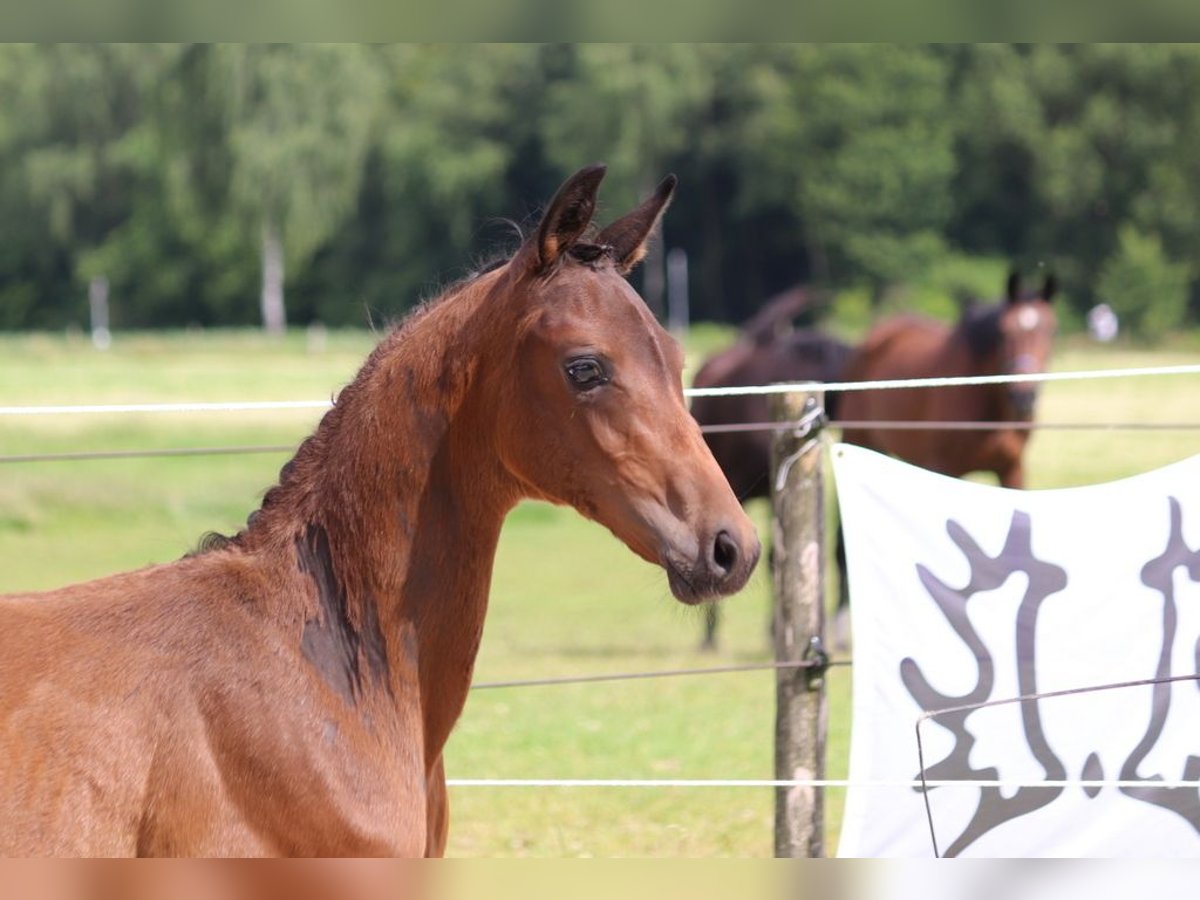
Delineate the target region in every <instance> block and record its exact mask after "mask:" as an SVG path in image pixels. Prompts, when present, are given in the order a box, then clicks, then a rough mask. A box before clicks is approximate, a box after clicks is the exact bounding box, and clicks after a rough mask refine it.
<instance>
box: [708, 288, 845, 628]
mask: <svg viewBox="0 0 1200 900" xmlns="http://www.w3.org/2000/svg"><path fill="white" fill-rule="evenodd" d="M812 299H813V298H812V296H811V295H810V294H809V293H808V291H806V290H805V289H803V288H793V289H791V290H789V291H786V292H785V293H783V294H780V295H779V296H778V297H776V298H774V299H773V300H771V301H768V302H767V303H766V304H765V305H764V306H763V308H762V310H760V311H759V312H758V313H757V314H756V315H755V316H754V317H753V318H752V319H750V320H749V321H748V322H747V323H746V324H745V325H744V326H743V327H742V332H741V334H740V335H739V337H738V340H737V341H736V342H735V343H734V344H733V345H732V346H730V347H728V348H726V349H725V350H722V351H721V352H719V353H716V354H714V355H713V356H711V357H709V358H708V359H707V360H706V361H705V362H704V364H703V365H702V366H701V367H700V369H699V371H698V372H697V373H696V376H695V378H693V379H692V387H695V388H714V387H748V386H752V385H765V384H772V383H778V382H801V381H825V382H829V381H840V380H841V378H842V371H843V369H844V367H845V364H846V360H847V359H848V358H849V357H850V353H851V347H850V345H849V344H846V343H844V342H842V341H840V340H838V339H837V338H835V337H832V336H830V335H828V334H825V333H823V332H820V331H817V330H815V329H799V330H795V331H792V330H790V329H791V322H792V319H793V318H794V317H795V316H796V315H798V314H799V313H801V312H804V311H807V310H808V309H809V308H810V306H811V305H812ZM838 399H839V395H838V394H834V393H831V394H828V395H826V397H825V404H826V413H827V414H828V415H830V416H835V415H837V409H838V407H837V402H838ZM692 415H693V416H695V418H696V421H697V422H699V423H700V425H701V427H702V428H704V429H705V432H704V440H705V442H706V443H707V444H708V448H709V449H710V450H711V451H712V454H713V458H714V459H716V461H717V465H719V466H720V467H721V471H722V472H724V473H725V477H726V478H727V479H728V480H729V484H730V486H731V487H732V488H733V491H734V493H735V494H737V496H738V499H739V500H741V501H742V502H743V503H745V502H747V501H749V500H753V499H755V498H758V497H762V498H764V499H770V496H771V482H770V470H771V440H772V433H771V431H770V430H768V429H766V428H762V427H758V428H754V427H752V426H754V425H756V424H757V425H760V426H761V425H762V423H765V422H769V421H770V419H771V413H770V404H769V402H768V399H767V396H766V395H765V394H741V395H737V396H726V397H720V396H718V397H703V396H702V397H696V398H694V399H693V400H692ZM730 426H734V427H732V428H731V427H730ZM736 426H751V427H749V428H747V429H746V430H737V428H736ZM719 618H720V612H719V607H718V606H717V604H710V605H709V607H708V609H707V610H706V611H705V617H704V635H703V638H702V640H701V648H702V649H705V650H712V649H715V648H716V645H717V629H718V624H719Z"/></svg>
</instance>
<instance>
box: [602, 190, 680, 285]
mask: <svg viewBox="0 0 1200 900" xmlns="http://www.w3.org/2000/svg"><path fill="white" fill-rule="evenodd" d="M678 183H679V179H678V178H676V177H675V176H674V175H668V176H667V177H666V178H664V179H663V180H662V182H661V183H660V184H659V186H658V188H657V189H656V190H655V191H654V193H653V194H652V195H651V196H650V197H648V198H647V199H646V200H644V201H642V203H641V205H640V206H638V208H637V209H635V210H634V211H633V212H631V213H627V214H625V215H624V216H622V217H621V218H619V219H617V221H615V222H613V223H612V224H611V225H609V226H608V227H607V228H605V229H604V230H603V231H601V232H600V234H599V235H597V236H596V243H597V244H607V245H608V246H610V247H612V248H613V250H612V254H613V259H614V260H616V263H617V268H618V269H619V270H620V271H621V272H622V273H626V272H628V271H629V270H630V269H632V268H633V267H634V266H636V265H637V264H638V263H639V262H641V259H642V257H643V256H645V255H646V242H647V241H648V240H649V238H650V235H651V234H652V233H653V231H654V228H655V226H656V225H658V221H659V219H661V218H662V214H663V212H664V211H665V210H666V208H667V204H668V203H670V202H671V195H672V194H674V193H675V185H676V184H678Z"/></svg>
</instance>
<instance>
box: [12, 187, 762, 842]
mask: <svg viewBox="0 0 1200 900" xmlns="http://www.w3.org/2000/svg"><path fill="white" fill-rule="evenodd" d="M603 173H604V169H603V167H601V166H593V167H589V168H586V169H583V170H582V171H580V172H578V173H577V174H576V175H574V176H573V177H572V178H570V179H569V180H568V181H567V182H566V183H565V184H564V185H563V186H562V188H561V189H560V190H559V192H558V194H557V195H556V196H555V198H554V199H553V200H552V201H551V203H550V206H549V208H548V210H547V212H546V214H545V216H544V218H543V219H542V222H541V224H540V226H539V227H538V230H537V233H536V234H534V235H533V236H531V238H530V239H529V240H527V241H526V242H525V243H524V244H523V245H522V246H521V248H520V249H519V251H518V252H517V253H516V254H515V256H514V257H513V258H512V259H511V260H510V261H509V262H507V263H506V264H504V265H501V266H499V267H498V268H495V269H493V270H491V271H488V272H486V273H484V274H482V275H479V276H477V277H475V278H473V279H470V280H468V281H467V282H465V283H463V284H460V285H458V286H456V287H454V288H451V289H450V290H449V291H447V292H446V294H444V295H443V296H442V297H441V298H439V299H438V300H437V301H435V302H433V303H432V304H430V305H428V306H427V307H426V308H425V309H423V310H422V311H420V312H418V313H416V314H415V315H413V316H411V317H410V318H409V319H408V320H407V321H406V322H404V323H402V324H401V326H400V327H399V328H398V329H397V330H396V331H394V332H393V333H392V334H390V335H389V336H388V337H386V338H385V339H384V340H383V341H382V343H381V344H380V345H379V346H378V348H377V349H376V350H375V351H374V352H373V353H372V354H371V356H370V357H369V358H368V359H367V361H366V363H365V365H364V366H363V368H362V370H361V371H360V372H359V373H358V375H357V377H356V378H355V379H354V381H353V383H351V384H350V385H349V386H348V387H346V388H345V389H344V390H343V391H342V392H341V394H340V396H339V397H338V399H337V402H336V405H335V406H334V407H333V409H332V410H330V411H329V412H328V413H327V414H326V415H325V417H324V418H323V420H322V421H321V423H320V425H319V426H318V427H317V429H316V432H315V433H314V434H313V435H312V436H311V437H309V438H308V439H307V440H305V441H304V443H303V444H302V445H301V446H300V448H299V450H298V452H297V453H296V455H295V458H294V459H293V460H292V461H291V462H289V463H288V464H287V465H286V466H284V468H283V470H282V471H281V473H280V480H279V483H278V484H277V485H276V486H275V487H272V488H271V489H270V490H269V491H267V493H266V495H265V497H264V499H263V503H262V508H261V509H260V510H258V511H257V512H255V513H254V514H253V515H252V516H251V518H250V520H249V521H248V524H247V527H246V528H245V529H244V530H243V531H242V532H241V533H239V534H237V535H236V536H234V537H233V538H230V539H227V540H225V541H218V542H210V545H209V546H208V547H207V549H205V550H204V551H203V552H201V553H198V554H197V555H194V556H191V557H188V558H184V559H182V560H179V561H178V562H174V563H170V564H167V565H159V566H153V567H150V568H146V569H142V570H140V571H136V572H130V573H126V574H122V575H114V576H112V577H109V578H104V579H101V580H98V581H93V582H89V583H86V584H80V585H76V586H73V587H68V588H63V589H61V590H56V591H51V592H48V593H45V594H39V595H27V596H9V597H5V598H2V599H0V851H2V852H3V853H5V854H8V855H27V854H57V855H132V854H146V855H150V854H171V855H185V854H186V855H239V856H241V855H258V854H303V855H328V856H338V855H365V854H393V855H403V856H420V855H423V854H425V855H436V854H440V853H441V852H442V851H443V849H444V847H445V841H446V828H447V807H446V787H445V778H444V773H443V766H442V749H443V746H444V745H445V743H446V739H447V737H448V736H449V734H450V730H451V728H453V726H454V723H455V720H456V719H457V718H458V716H459V714H460V712H461V711H462V708H463V704H464V703H465V701H466V697H467V691H468V688H469V686H470V683H471V672H472V667H473V665H474V660H475V656H476V652H477V650H478V647H479V641H480V636H481V633H482V628H483V621H484V614H485V612H486V610H487V600H488V587H489V582H490V578H491V571H492V564H493V559H494V556H495V551H496V544H497V540H498V538H499V534H500V527H501V523H502V522H503V520H504V517H505V514H506V513H507V512H508V511H509V510H510V509H511V508H512V507H513V505H514V504H515V503H517V501H518V500H520V499H521V498H525V497H534V498H539V499H542V500H548V501H551V502H554V503H563V504H569V505H571V506H573V507H575V508H576V509H577V510H579V511H580V512H581V513H583V514H584V515H585V516H588V517H589V518H592V519H595V520H597V521H598V522H601V523H602V524H604V525H606V526H607V527H608V528H609V529H611V530H612V531H613V532H614V533H615V534H616V535H617V537H618V538H620V539H621V540H622V541H624V542H625V544H627V545H628V546H629V547H630V549H631V550H633V551H634V552H635V553H637V554H638V555H639V556H641V557H643V558H645V559H647V560H649V561H651V562H653V563H656V564H658V565H661V566H662V567H663V568H664V569H665V570H666V573H667V579H668V582H669V584H670V587H671V590H672V592H673V593H674V594H675V596H676V597H677V598H678V599H680V600H682V601H683V602H685V603H697V602H700V601H702V600H705V599H707V598H712V597H714V596H718V595H723V594H728V593H730V592H733V591H736V590H737V589H739V588H740V587H741V586H742V585H743V584H744V583H745V581H746V579H747V577H748V576H749V573H750V571H751V569H752V568H753V567H754V564H755V562H756V560H757V558H758V554H759V544H758V539H757V537H756V536H755V534H754V530H753V527H752V525H751V524H750V522H749V521H748V520H747V518H746V517H745V515H744V514H743V513H742V510H741V507H740V506H739V505H738V502H737V500H736V498H735V497H734V496H733V493H732V492H731V491H730V489H729V487H728V485H727V484H726V482H725V479H724V477H723V476H722V474H721V471H720V469H719V468H718V467H717V465H716V463H715V462H714V461H713V459H712V456H711V455H710V454H709V452H708V450H707V449H706V447H705V444H704V441H703V440H702V439H701V436H700V432H699V430H698V428H697V426H696V424H695V422H694V421H693V420H692V418H691V416H690V415H689V414H688V411H687V408H686V406H685V404H684V399H683V392H682V385H681V367H682V356H681V353H680V350H679V348H678V347H677V346H676V345H675V343H674V342H673V341H672V340H671V339H670V337H668V335H667V334H666V333H665V332H664V331H663V329H662V328H660V327H659V325H658V324H657V323H656V322H655V321H654V319H653V317H652V316H651V315H650V313H649V311H648V310H647V308H646V306H645V305H644V304H643V302H642V300H641V299H640V298H639V297H638V296H637V294H636V293H634V291H633V290H632V289H631V288H630V287H629V285H628V283H627V282H626V281H625V280H624V278H623V275H625V274H627V273H628V271H629V270H630V269H631V268H632V267H633V266H634V265H635V264H636V263H637V261H638V260H639V259H640V258H641V256H642V254H643V252H644V245H645V242H646V240H647V238H648V236H649V235H650V233H651V231H652V230H653V228H654V227H655V225H656V223H657V222H658V219H659V217H660V215H661V214H662V212H663V210H664V208H665V207H666V205H667V203H668V201H669V199H670V196H671V193H672V191H673V189H674V186H675V181H674V178H668V179H667V180H665V181H664V182H663V183H662V185H661V186H660V187H659V189H658V191H657V192H656V193H655V194H654V196H653V197H651V198H650V199H648V200H647V201H646V202H645V203H643V204H642V205H641V206H639V207H638V208H637V209H635V210H633V211H632V212H631V213H629V214H628V215H626V216H624V217H622V218H620V219H618V220H617V221H616V222H614V223H613V224H611V225H609V226H608V227H607V228H605V229H604V230H602V231H600V232H599V233H598V234H596V235H594V236H593V237H587V235H588V227H589V223H590V220H591V217H592V212H593V209H594V206H595V197H596V191H597V188H598V186H599V183H600V180H601V178H602V177H603Z"/></svg>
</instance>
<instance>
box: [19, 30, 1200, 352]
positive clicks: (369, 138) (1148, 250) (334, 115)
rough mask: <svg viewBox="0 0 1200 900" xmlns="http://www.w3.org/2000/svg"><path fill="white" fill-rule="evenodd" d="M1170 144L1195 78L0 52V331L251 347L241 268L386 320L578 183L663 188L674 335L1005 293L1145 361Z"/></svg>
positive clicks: (545, 54)
mask: <svg viewBox="0 0 1200 900" xmlns="http://www.w3.org/2000/svg"><path fill="white" fill-rule="evenodd" d="M1198 138H1200V48H1198V47H1194V46H1172V45H1031V46H1026V45H937V46H896V45H869V46H862V45H828V46H826V45H761V44H759V45H736V44H734V45H702V44H677V45H670V44H666V45H629V44H607V45H588V44H578V45H479V44H475V45H390V46H389V45H269V46H268V45H71V46H66V45H7V46H3V47H0V328H2V329H31V328H62V327H71V326H72V325H80V326H83V325H86V322H87V314H88V313H87V310H88V303H87V289H88V284H89V283H90V282H91V281H92V280H93V279H98V278H103V279H106V280H107V283H108V286H109V292H110V293H109V296H110V303H111V308H112V324H113V327H116V328H154V327H178V326H187V325H206V326H207V325H230V326H233V325H251V324H258V323H261V322H262V320H263V318H262V312H261V309H260V298H261V294H262V284H263V266H264V261H267V263H268V265H271V264H274V265H276V266H277V267H282V273H283V274H282V284H283V286H284V292H283V295H284V298H285V303H286V314H287V320H288V322H289V323H291V324H299V325H303V324H307V323H310V322H314V321H320V322H323V323H325V324H327V325H363V324H366V323H367V321H368V319H374V320H376V321H378V320H380V319H386V318H390V317H393V316H396V315H398V314H400V313H402V312H403V311H404V310H405V309H407V308H408V307H410V306H412V305H413V304H415V303H417V302H419V301H421V300H422V299H424V298H427V297H428V296H430V295H432V294H433V293H435V292H436V291H437V289H438V288H439V286H441V285H444V284H445V283H447V282H448V281H452V280H454V279H455V278H457V277H459V276H461V275H463V274H465V273H466V271H467V267H468V266H469V264H470V262H471V261H479V260H482V259H484V258H486V257H488V256H491V255H494V254H498V253H504V252H506V251H508V250H511V249H512V246H513V244H514V241H515V237H514V231H513V227H512V222H511V221H508V220H514V221H516V222H518V223H520V224H524V225H526V226H528V225H529V224H531V223H532V222H533V221H535V217H536V214H537V204H539V203H541V202H544V201H545V200H546V199H548V198H549V196H550V195H551V194H552V192H553V191H554V189H555V187H556V186H557V185H558V183H559V182H560V181H561V180H562V178H563V177H564V176H565V175H567V174H568V173H570V172H571V171H574V170H575V169H577V168H578V167H580V166H581V165H583V164H586V163H589V162H592V161H595V160H601V161H604V162H607V163H608V165H609V175H608V179H607V181H606V183H605V187H604V189H603V192H602V199H603V200H604V203H605V206H604V208H603V209H602V211H601V216H600V217H601V219H603V218H604V216H605V213H606V212H607V214H609V215H615V214H617V213H619V212H622V211H624V210H625V209H626V208H628V207H629V206H631V205H632V204H633V203H634V202H635V200H636V198H637V197H638V196H639V195H640V194H643V193H645V192H647V191H648V190H650V189H651V187H652V186H653V185H654V184H655V183H656V182H657V180H658V179H659V178H660V177H661V176H662V175H663V174H665V173H666V172H669V171H673V172H675V173H677V174H678V175H679V177H680V181H681V188H680V191H679V193H678V195H677V198H678V199H677V201H676V203H675V205H674V207H673V209H672V211H671V212H670V214H669V216H668V219H667V221H666V225H665V234H664V240H663V247H664V248H665V249H673V248H682V249H683V250H685V251H686V252H687V254H688V259H689V261H690V286H691V288H690V293H691V314H692V318H693V319H694V320H712V321H722V322H739V321H742V320H744V319H745V318H746V317H747V316H749V315H750V314H751V313H753V312H754V311H755V310H756V309H757V308H758V307H759V306H760V305H761V303H762V302H763V300H764V299H766V298H767V297H769V296H771V295H772V294H774V293H776V292H778V291H780V290H782V289H784V288H786V287H788V286H790V285H792V284H794V283H797V282H809V283H814V284H818V285H821V286H824V287H827V288H830V289H832V290H834V291H841V292H850V293H853V292H857V294H858V295H859V296H861V297H864V298H866V300H865V301H864V302H865V303H866V304H868V305H877V304H880V303H886V302H888V299H889V298H890V297H895V296H910V297H915V298H920V297H921V296H922V295H923V292H924V294H930V293H931V292H932V293H936V294H938V295H939V296H944V297H951V298H956V299H962V298H966V297H968V296H973V295H982V296H994V295H998V294H999V292H1000V289H1001V279H1002V275H1003V272H1004V271H1005V270H1006V269H1007V267H1008V266H1010V265H1017V266H1020V267H1021V268H1023V269H1024V270H1025V271H1027V272H1034V273H1036V272H1037V271H1049V270H1053V271H1054V272H1055V273H1056V274H1057V275H1058V277H1059V280H1060V282H1061V283H1062V284H1063V286H1064V288H1065V295H1066V300H1067V303H1068V304H1069V311H1073V313H1074V314H1076V315H1078V314H1079V313H1081V312H1082V311H1083V310H1086V309H1087V308H1088V307H1089V306H1090V305H1092V304H1094V303H1096V302H1098V301H1100V300H1104V301H1107V302H1108V303H1110V304H1111V305H1112V306H1113V307H1114V308H1115V309H1116V310H1117V311H1118V312H1119V313H1120V314H1121V315H1122V322H1123V325H1126V326H1127V327H1128V329H1129V330H1130V331H1131V332H1132V333H1134V334H1141V335H1143V336H1145V337H1150V338H1153V337H1156V336H1159V335H1162V334H1164V333H1166V332H1168V331H1170V330H1172V329H1176V328H1178V327H1180V326H1181V325H1184V324H1187V323H1191V322H1194V320H1195V318H1196V309H1195V303H1194V302H1192V301H1193V299H1194V295H1195V293H1196V281H1197V276H1198V275H1200V272H1198V271H1197V267H1196V265H1195V262H1194V261H1195V259H1196V248H1197V247H1198V246H1200V152H1198V146H1200V145H1198V140H1197V139H1198ZM656 264H657V265H661V258H658V259H656V260H651V265H652V266H654V265H656ZM644 287H645V288H646V291H647V293H648V295H649V296H648V299H649V300H650V301H651V302H652V303H658V302H660V300H659V295H658V288H657V287H656V286H655V281H654V279H653V274H652V275H651V280H650V281H649V282H648V283H647V284H646V285H644ZM905 292H907V294H906V293H905Z"/></svg>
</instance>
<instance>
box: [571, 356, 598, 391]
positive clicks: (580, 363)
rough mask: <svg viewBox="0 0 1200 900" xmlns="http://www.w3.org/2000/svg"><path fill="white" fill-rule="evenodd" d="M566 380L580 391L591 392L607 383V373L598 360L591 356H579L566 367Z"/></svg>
mask: <svg viewBox="0 0 1200 900" xmlns="http://www.w3.org/2000/svg"><path fill="white" fill-rule="evenodd" d="M566 371H567V378H569V379H570V380H571V384H573V385H574V386H575V387H577V388H580V389H581V390H585V391H588V390H591V389H592V388H597V387H600V385H602V384H606V383H607V382H608V373H607V372H605V371H604V366H603V364H601V362H600V360H598V359H596V358H595V357H592V356H581V357H579V358H578V359H573V360H571V361H570V362H569V363H567V365H566Z"/></svg>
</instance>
